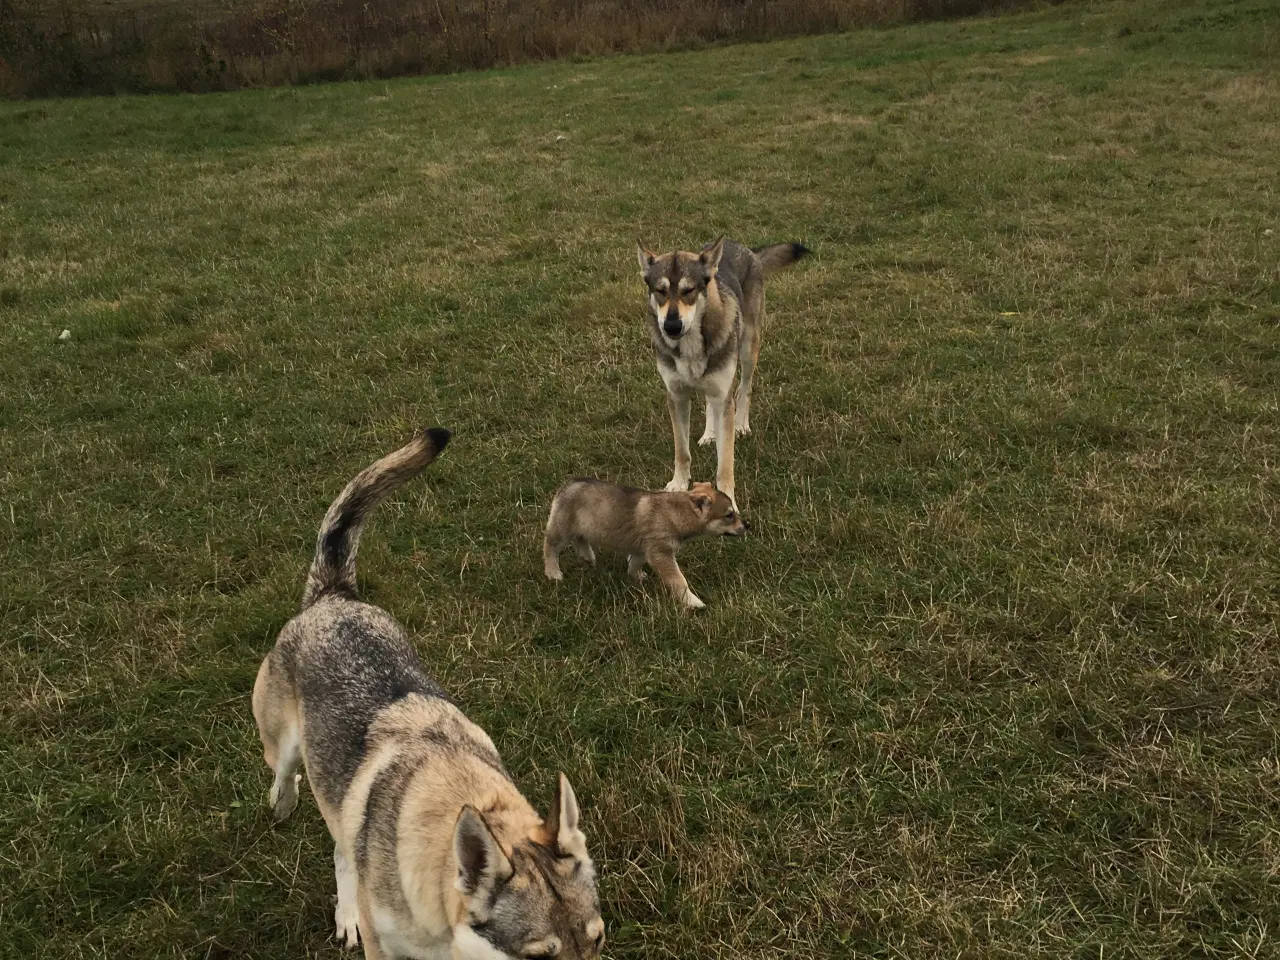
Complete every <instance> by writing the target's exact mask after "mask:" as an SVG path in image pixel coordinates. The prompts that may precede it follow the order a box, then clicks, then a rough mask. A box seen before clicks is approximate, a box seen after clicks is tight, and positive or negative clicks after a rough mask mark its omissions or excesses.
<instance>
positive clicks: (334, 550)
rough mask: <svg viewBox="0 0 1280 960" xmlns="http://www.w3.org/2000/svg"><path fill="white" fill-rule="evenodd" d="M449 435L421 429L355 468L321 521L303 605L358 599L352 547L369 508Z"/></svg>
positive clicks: (419, 467) (414, 473) (439, 429)
mask: <svg viewBox="0 0 1280 960" xmlns="http://www.w3.org/2000/svg"><path fill="white" fill-rule="evenodd" d="M452 436H453V434H452V433H450V432H449V431H448V430H445V429H444V428H443V427H431V428H430V429H428V430H425V431H423V432H422V433H421V434H419V435H418V436H417V437H415V438H414V439H413V441H412V442H410V443H408V444H406V445H405V446H403V447H401V448H400V449H399V450H397V451H395V452H394V453H389V454H387V455H386V456H385V457H383V458H382V459H381V460H379V461H378V462H377V463H375V464H373V465H372V466H370V467H367V468H365V469H364V470H362V471H360V473H359V474H357V475H356V477H355V479H354V480H352V481H351V482H350V483H348V484H347V485H346V487H345V488H344V489H343V491H342V493H340V494H338V499H337V500H334V501H333V503H332V504H330V505H329V510H328V512H327V513H326V514H325V515H324V522H323V523H321V524H320V534H319V536H318V537H317V538H316V555H315V559H314V560H312V561H311V571H310V572H309V573H308V574H307V586H306V589H305V590H304V591H303V594H302V609H303V610H306V609H307V607H309V606H311V605H312V604H313V603H315V602H316V601H317V600H319V599H320V598H321V597H323V596H326V595H337V596H342V597H345V598H347V599H349V600H358V599H359V598H360V594H359V592H358V591H357V590H356V551H357V550H358V549H359V547H360V533H361V531H362V530H363V529H364V522H365V520H366V519H368V517H369V514H370V513H372V512H373V508H374V507H376V506H377V505H378V504H379V503H381V502H382V501H383V500H385V499H386V498H387V497H389V496H390V495H391V494H392V493H394V492H395V491H396V489H397V488H399V487H400V486H402V485H403V484H404V483H406V482H407V481H409V480H412V479H413V478H414V477H415V476H417V475H418V474H419V473H421V472H422V470H423V469H424V468H425V467H426V466H427V464H429V463H431V461H432V460H434V459H435V458H436V457H438V456H439V455H440V451H442V450H443V449H444V448H445V446H446V445H447V444H448V443H449V439H450V437H452Z"/></svg>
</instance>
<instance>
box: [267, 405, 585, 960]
mask: <svg viewBox="0 0 1280 960" xmlns="http://www.w3.org/2000/svg"><path fill="white" fill-rule="evenodd" d="M449 438H450V433H449V431H448V430H443V429H440V428H438V427H437V428H432V429H430V430H427V431H426V432H424V433H423V434H421V435H420V436H418V438H417V439H415V440H414V441H413V442H412V443H410V444H408V445H407V446H405V447H403V448H402V449H400V450H397V451H396V452H395V453H392V454H390V455H388V456H386V457H383V458H382V459H381V460H379V461H378V462H377V463H375V464H373V466H371V467H369V468H368V469H366V470H364V471H363V472H362V473H360V474H359V475H358V476H357V477H356V478H355V479H354V480H352V481H351V482H350V483H349V484H347V487H346V489H345V490H343V491H342V493H341V495H340V496H339V497H338V499H337V500H335V501H334V502H333V504H332V506H330V507H329V512H328V513H326V514H325V518H324V523H323V525H322V526H321V527H320V535H319V538H318V539H317V541H316V554H315V559H314V561H313V562H312V564H311V572H310V575H309V576H308V577H307V586H306V590H305V592H304V593H303V598H302V611H301V612H300V613H299V614H298V615H297V616H295V617H294V618H293V619H292V620H290V621H289V622H288V623H287V624H285V626H284V629H283V630H281V631H280V636H279V638H278V639H277V640H276V645H275V648H274V649H273V650H272V651H271V652H270V653H269V654H267V657H266V659H265V660H263V661H262V667H261V669H260V670H259V671H258V680H257V682H256V683H255V684H254V688H253V715H254V718H255V719H256V720H257V722H258V733H259V735H260V736H261V738H262V746H263V752H264V755H265V757H266V761H267V765H268V766H270V767H271V769H272V770H273V771H274V772H275V781H274V783H272V785H271V791H270V794H269V795H268V800H269V802H270V804H271V806H272V807H273V808H274V809H275V813H276V817H277V819H283V818H284V817H287V816H288V815H289V814H290V813H291V812H293V809H294V807H295V806H296V805H297V802H298V782H299V779H300V777H299V775H298V774H297V769H298V765H299V764H305V765H306V771H307V780H308V782H309V783H310V784H311V790H312V793H313V794H314V795H315V798H316V804H317V805H318V806H319V807H320V812H321V814H323V816H324V820H325V823H326V824H328V826H329V833H330V834H331V835H332V836H333V841H334V851H333V863H334V874H335V876H336V877H337V883H338V901H337V909H336V911H335V915H334V919H335V921H336V924H337V936H338V938H339V939H341V940H345V942H346V945H347V946H348V947H354V946H356V944H357V943H358V942H359V941H363V943H364V955H365V957H366V958H368V960H372V958H382V957H386V958H396V957H430V958H441V960H445V958H450V957H451V958H452V960H503V958H513V957H529V958H532V957H545V958H550V957H559V958H562V960H579V958H581V960H593V958H596V957H598V956H599V955H600V948H601V946H602V945H603V943H604V921H603V920H602V919H601V917H600V908H599V901H598V899H597V896H596V879H595V869H594V867H593V865H592V862H591V857H590V856H589V855H588V853H587V841H586V837H585V836H584V835H583V833H582V831H581V830H580V829H579V828H578V803H577V800H576V799H575V797H574V794H573V788H572V787H571V786H570V785H569V781H568V779H567V778H566V777H565V776H564V774H561V775H560V781H559V785H558V788H557V790H556V798H555V801H554V802H553V803H552V806H551V812H550V813H549V814H548V816H547V817H545V818H543V817H541V816H540V815H538V814H537V813H536V812H535V811H534V809H533V807H532V806H530V805H529V802H528V801H527V800H525V798H524V797H523V796H522V795H521V794H520V791H519V790H517V789H516V787H515V785H514V784H513V783H512V782H511V778H510V777H509V776H508V775H507V771H506V770H505V769H504V768H503V766H502V761H501V760H500V759H499V758H498V751H497V749H496V748H495V747H494V745H493V741H492V740H490V739H489V736H488V735H487V734H486V733H485V732H484V731H483V730H481V729H480V728H479V727H478V726H476V725H475V724H474V723H472V722H471V721H470V720H468V719H467V718H466V717H465V716H464V715H463V713H462V711H461V710H459V709H458V708H457V707H456V706H455V705H454V704H453V703H452V702H451V701H450V700H449V698H448V697H447V696H446V694H445V693H444V691H442V690H441V689H440V688H439V687H438V686H437V685H436V684H435V683H434V682H433V681H432V680H431V679H430V678H429V677H428V676H427V674H426V673H425V671H424V670H423V669H422V665H421V663H420V662H419V660H418V657H417V654H416V653H415V652H414V648H413V645H412V643H411V642H410V641H409V638H408V637H407V636H406V635H405V632H404V630H403V629H401V627H400V625H399V624H398V623H396V621H395V620H394V619H393V618H392V617H391V616H390V614H388V613H386V612H385V611H384V610H381V609H380V608H378V607H374V606H371V605H369V604H366V603H362V602H361V601H360V597H359V594H358V592H357V590H356V569H355V563H356V548H357V546H358V545H359V542H360V532H361V528H362V527H363V525H364V522H365V519H366V518H367V517H368V516H369V514H370V513H371V512H372V511H373V508H374V507H376V506H377V505H378V504H379V503H380V502H381V501H382V500H384V499H386V497H388V496H389V495H390V494H391V493H392V492H393V491H395V490H396V489H397V488H398V487H400V486H401V485H402V484H404V483H405V482H406V481H408V480H410V479H411V478H413V477H414V476H416V475H417V474H418V473H419V472H421V471H422V469H423V468H425V467H426V466H427V464H429V463H431V461H432V460H434V459H435V458H436V457H437V456H438V455H439V454H440V451H441V450H443V449H444V447H445V444H447V443H448V442H449Z"/></svg>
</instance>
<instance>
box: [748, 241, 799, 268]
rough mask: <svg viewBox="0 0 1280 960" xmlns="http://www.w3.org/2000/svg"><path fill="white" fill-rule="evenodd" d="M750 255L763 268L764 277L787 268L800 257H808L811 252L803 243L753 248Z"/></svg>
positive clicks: (774, 244)
mask: <svg viewBox="0 0 1280 960" xmlns="http://www.w3.org/2000/svg"><path fill="white" fill-rule="evenodd" d="M751 252H752V253H754V254H755V255H756V258H757V259H758V260H759V261H760V266H762V267H764V272H765V274H766V275H768V274H770V273H774V272H776V271H778V270H781V269H782V268H783V267H789V266H791V264H793V263H795V262H796V261H797V260H799V259H800V258H801V257H804V256H808V255H809V254H810V253H812V252H813V251H811V250H810V249H809V248H808V247H806V246H805V245H804V244H803V243H771V244H769V246H767V247H753V248H752V250H751Z"/></svg>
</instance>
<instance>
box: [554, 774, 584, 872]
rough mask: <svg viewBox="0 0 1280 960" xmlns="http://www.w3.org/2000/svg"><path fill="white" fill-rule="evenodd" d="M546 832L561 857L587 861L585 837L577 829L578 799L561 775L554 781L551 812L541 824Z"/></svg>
mask: <svg viewBox="0 0 1280 960" xmlns="http://www.w3.org/2000/svg"><path fill="white" fill-rule="evenodd" d="M543 826H544V828H545V830H546V832H547V833H548V834H549V835H551V836H552V837H555V842H556V850H557V852H558V853H559V854H560V855H561V856H562V857H574V858H575V859H577V860H589V859H590V857H589V856H588V855H587V837H586V835H585V834H584V833H583V832H582V831H581V830H579V829H578V798H577V796H575V795H574V792H573V786H572V785H571V784H570V783H569V778H568V777H566V776H565V775H564V774H563V773H562V774H560V779H559V780H557V781H556V795H555V797H554V798H552V800H551V810H550V812H548V814H547V819H546V820H545V821H544V824H543Z"/></svg>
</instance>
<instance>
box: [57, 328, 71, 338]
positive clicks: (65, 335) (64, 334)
mask: <svg viewBox="0 0 1280 960" xmlns="http://www.w3.org/2000/svg"><path fill="white" fill-rule="evenodd" d="M58 339H59V340H70V339H71V331H70V330H63V331H62V332H61V333H60V334H58Z"/></svg>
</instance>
